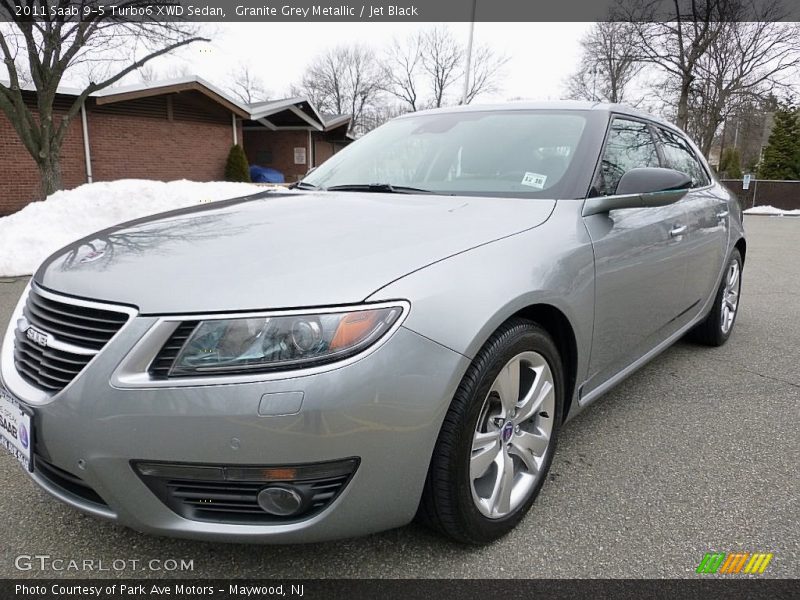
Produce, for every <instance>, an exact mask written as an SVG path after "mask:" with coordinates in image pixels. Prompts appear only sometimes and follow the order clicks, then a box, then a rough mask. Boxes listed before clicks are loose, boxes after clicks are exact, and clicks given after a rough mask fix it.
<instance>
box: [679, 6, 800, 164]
mask: <svg viewBox="0 0 800 600" xmlns="http://www.w3.org/2000/svg"><path fill="white" fill-rule="evenodd" d="M778 8H779V6H778V3H777V2H765V3H762V4H760V5H759V10H763V11H765V12H763V13H761V14H760V15H759V17H760V18H759V20H758V21H748V22H739V21H733V22H729V23H727V24H726V27H725V29H724V34H723V35H721V36H719V37H718V38H717V39H716V40H715V41H714V42H713V43H712V44H711V46H710V48H709V52H708V53H707V55H706V56H705V57H703V59H702V60H701V61H700V62H699V68H698V73H697V77H696V79H695V81H694V82H693V84H692V87H691V89H690V96H689V107H690V117H689V120H688V122H687V128H688V130H689V131H690V132H691V133H692V135H693V136H694V137H695V139H696V140H697V141H698V144H699V145H700V148H701V150H702V151H703V153H704V154H706V155H708V154H709V152H710V151H711V147H712V144H713V142H714V139H715V137H716V134H717V131H718V129H719V127H720V125H721V124H722V123H723V122H724V121H725V120H726V119H728V118H730V117H732V116H733V115H737V116H738V117H740V116H741V115H742V114H746V113H747V112H748V111H749V110H752V106H754V105H756V104H758V103H760V102H761V101H762V100H764V99H766V98H769V97H772V96H785V95H786V93H791V90H792V85H793V84H794V83H795V82H796V77H797V75H798V73H800V26H799V25H798V24H797V23H789V22H778V21H777V19H775V17H776V16H779V15H780V14H781V13H776V12H774V11H775V10H777V9H778Z"/></svg>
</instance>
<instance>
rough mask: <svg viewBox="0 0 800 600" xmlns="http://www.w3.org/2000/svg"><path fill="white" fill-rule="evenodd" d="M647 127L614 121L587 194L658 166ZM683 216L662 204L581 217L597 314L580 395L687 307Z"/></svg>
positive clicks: (659, 336)
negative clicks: (591, 249)
mask: <svg viewBox="0 0 800 600" xmlns="http://www.w3.org/2000/svg"><path fill="white" fill-rule="evenodd" d="M658 166H661V165H660V160H659V154H658V151H657V149H656V143H655V141H654V137H653V131H652V128H651V126H650V125H649V124H648V123H646V122H644V121H639V120H636V119H634V118H630V117H614V118H613V120H612V122H611V125H610V127H609V130H608V133H607V136H606V142H605V147H604V150H603V154H602V160H601V164H600V166H599V167H598V171H597V173H596V176H595V180H594V185H593V186H592V190H591V192H590V193H591V195H594V196H610V195H614V194H615V193H616V188H617V185H618V184H619V181H620V179H621V178H622V176H623V175H624V174H625V173H626V172H627V171H629V170H630V169H633V168H637V167H658ZM686 220H687V215H686V213H685V210H684V206H683V205H682V203H681V202H680V201H678V202H675V203H673V204H670V205H668V206H660V207H652V208H631V209H620V210H611V211H609V212H608V213H605V214H598V215H592V216H588V217H585V218H584V223H585V225H586V228H587V230H588V232H589V235H590V237H591V240H592V245H593V247H594V255H595V317H594V335H593V339H592V351H591V357H590V361H589V377H588V378H587V382H586V384H585V386H584V388H583V390H582V394H581V395H582V396H583V395H585V394H586V393H588V392H590V391H592V390H593V389H595V388H597V387H598V386H600V385H602V384H603V383H605V382H606V381H608V380H609V379H610V378H611V377H613V376H614V375H615V374H617V373H618V372H619V371H621V370H622V369H624V368H625V367H627V366H628V365H630V364H631V363H632V362H633V361H635V360H636V359H637V358H639V357H640V356H642V355H643V354H645V353H646V352H647V351H648V350H650V349H652V348H653V347H654V346H656V345H657V344H658V343H659V342H660V341H661V340H663V339H665V338H666V337H668V336H669V335H670V334H671V333H672V332H673V331H674V330H675V329H677V327H676V321H677V320H678V317H679V315H680V313H681V311H683V310H684V309H685V307H684V306H683V304H684V302H685V295H686V289H685V288H686V271H687V266H688V265H687V259H686V255H685V253H684V251H683V242H684V235H685V231H686V225H687V223H686Z"/></svg>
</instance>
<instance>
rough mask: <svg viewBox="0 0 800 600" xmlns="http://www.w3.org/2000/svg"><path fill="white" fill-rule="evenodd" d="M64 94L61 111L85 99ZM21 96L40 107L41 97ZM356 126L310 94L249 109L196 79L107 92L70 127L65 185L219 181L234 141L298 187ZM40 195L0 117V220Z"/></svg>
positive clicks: (31, 167) (32, 168)
mask: <svg viewBox="0 0 800 600" xmlns="http://www.w3.org/2000/svg"><path fill="white" fill-rule="evenodd" d="M59 91H60V93H59V94H58V96H57V98H56V102H55V109H56V112H58V111H63V110H66V109H67V107H68V106H70V105H71V103H72V101H73V100H74V98H75V96H76V95H77V94H78V90H70V89H67V88H64V89H61V90H59ZM24 96H25V101H26V102H27V103H29V106H31V107H34V106H35V105H36V96H35V92H33V91H27V92H24ZM268 105H269V106H268ZM349 126H350V119H349V117H344V116H339V117H324V116H323V115H321V114H319V113H318V112H317V111H316V109H315V108H314V107H313V106H312V105H311V104H310V103H309V102H308V101H307V100H305V99H303V98H290V99H287V100H281V101H276V102H270V103H262V104H257V105H253V106H249V107H248V106H243V105H241V104H240V103H238V102H236V101H235V100H233V99H232V98H230V97H228V96H227V95H226V94H225V93H224V92H222V91H220V90H218V89H216V88H214V87H213V86H212V85H210V84H208V83H206V82H205V81H203V80H201V79H199V78H197V77H187V78H181V79H176V80H170V81H164V82H154V83H149V84H142V85H136V86H129V87H121V88H110V89H105V90H100V91H98V92H96V93H95V94H93V95H92V96H91V97H90V98H89V99H88V100H87V102H86V104H85V107H84V111H82V113H81V114H80V115H79V117H78V118H75V119H74V120H73V121H72V123H71V124H70V129H69V132H68V134H67V138H66V140H65V142H64V146H63V148H62V154H61V159H62V174H63V182H64V186H65V187H66V188H72V187H76V186H78V185H81V184H83V183H86V182H91V181H109V180H113V179H123V178H137V179H157V180H164V181H169V180H173V179H191V180H195V181H214V180H221V179H223V174H224V168H225V160H226V158H227V156H228V152H229V150H230V147H231V145H232V144H234V143H239V144H242V145H243V146H244V148H245V152H246V153H247V155H248V159H249V161H250V163H251V164H259V165H261V166H266V167H272V168H275V169H277V170H279V171H281V172H283V173H284V175H285V177H286V179H287V181H294V180H296V179H298V178H299V177H301V176H302V175H303V174H304V173H305V172H306V171H307V170H308V169H309V168H311V167H313V166H316V165H318V164H320V163H321V162H322V161H323V160H325V159H326V158H328V157H330V156H331V155H332V154H333V153H334V152H336V151H337V150H338V149H340V148H341V147H343V145H345V144H347V143H348V142H349V141H350V138H349V137H348V134H347V130H348V129H349ZM40 198H41V192H40V186H39V176H38V171H37V168H36V164H35V163H34V161H33V159H32V158H31V157H30V155H29V154H28V152H27V150H26V149H25V147H24V146H23V145H22V142H20V140H19V138H18V137H17V135H16V132H15V131H14V129H13V128H12V126H11V124H10V123H9V122H8V120H7V119H6V117H5V115H3V114H0V216H3V215H7V214H10V213H12V212H15V211H17V210H19V209H20V208H22V207H24V206H25V205H26V204H27V203H29V202H30V201H32V200H36V199H40Z"/></svg>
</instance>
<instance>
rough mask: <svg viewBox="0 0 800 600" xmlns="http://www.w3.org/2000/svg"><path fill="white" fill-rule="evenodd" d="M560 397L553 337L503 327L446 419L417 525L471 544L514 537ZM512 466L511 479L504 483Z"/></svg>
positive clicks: (519, 325)
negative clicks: (511, 534) (508, 536)
mask: <svg viewBox="0 0 800 600" xmlns="http://www.w3.org/2000/svg"><path fill="white" fill-rule="evenodd" d="M514 364H516V365H519V367H518V369H519V371H518V372H519V373H520V375H519V378H518V380H517V381H518V385H516V386H515V385H514V381H515V376H514V373H515V372H516V371H517V367H514V366H513V365H514ZM548 386H550V387H548ZM515 387H516V392H515V391H514V388H515ZM501 393H502V394H501ZM563 394H564V370H563V366H562V363H561V358H560V356H559V353H558V350H557V348H556V345H555V344H554V343H553V340H552V338H551V337H550V336H549V335H548V333H547V332H546V331H545V330H544V329H542V328H541V327H540V326H538V325H536V324H535V323H532V322H530V321H527V320H524V319H513V320H510V321H508V322H506V323H505V324H504V325H503V326H502V327H500V329H498V330H497V331H496V332H495V333H494V334H493V335H492V336H491V338H489V340H488V341H487V342H486V344H485V345H484V346H483V348H482V349H481V350H480V352H479V353H478V355H477V356H476V357H475V360H474V361H473V362H472V364H471V365H470V367H469V369H468V370H467V373H466V374H465V375H464V378H463V379H462V381H461V384H460V385H459V387H458V390H457V391H456V394H455V397H454V398H453V401H452V403H451V405H450V408H449V410H448V412H447V415H446V416H445V419H444V423H443V425H442V428H441V430H440V433H439V437H438V439H437V442H436V446H435V448H434V452H433V457H432V459H431V464H430V468H429V470H428V476H427V479H426V482H425V488H424V491H423V495H422V500H421V503H420V507H419V511H418V515H417V516H418V520H420V521H421V522H422V523H423V524H425V525H427V526H429V527H431V528H433V529H435V530H437V531H439V532H440V533H443V534H444V535H446V536H448V537H450V538H451V539H453V540H456V541H458V542H462V543H469V544H486V543H489V542H491V541H493V540H496V539H497V538H499V537H502V536H503V535H505V534H506V533H508V532H509V531H511V529H513V528H514V527H515V526H516V525H517V523H519V522H520V520H522V518H523V517H524V516H525V514H526V513H527V512H528V510H529V509H530V507H531V505H532V504H533V502H534V500H535V499H536V496H537V495H538V493H539V490H540V489H541V487H542V484H543V483H544V481H545V479H546V477H547V472H548V470H549V469H550V464H551V463H552V460H553V454H554V452H555V447H556V441H557V438H558V432H559V429H560V425H561V420H562V413H563V405H564V397H563ZM515 395H516V396H517V398H516V402H514V403H512V402H511V401H510V400H509V399H513V398H514V396H515ZM526 398H527V401H526ZM512 404H513V408H511V409H509V406H510V405H512ZM509 423H510V424H511V425H509ZM545 434H547V435H546V436H545ZM493 436H494V437H493ZM493 453H494V454H493ZM492 457H494V459H493V460H492V461H491V462H489V463H488V467H486V471H485V474H484V475H482V476H481V475H480V474H481V473H483V471H482V469H483V468H484V464H487V461H488V460H489V459H490V458H492ZM509 465H510V468H511V472H512V473H513V475H512V476H508V477H503V474H507V473H509V470H508V467H509ZM534 466H535V467H536V469H535V473H534V468H533V467H534ZM509 489H510V490H511V491H508V490H509Z"/></svg>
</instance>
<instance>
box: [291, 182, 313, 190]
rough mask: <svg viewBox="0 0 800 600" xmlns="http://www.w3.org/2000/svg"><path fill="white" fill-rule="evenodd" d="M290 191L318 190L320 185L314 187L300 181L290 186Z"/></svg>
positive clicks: (311, 184)
mask: <svg viewBox="0 0 800 600" xmlns="http://www.w3.org/2000/svg"><path fill="white" fill-rule="evenodd" d="M289 189H292V190H316V189H319V186H318V185H314V184H313V183H306V182H305V181H298V182H297V183H294V184H292V185H290V186H289Z"/></svg>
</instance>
